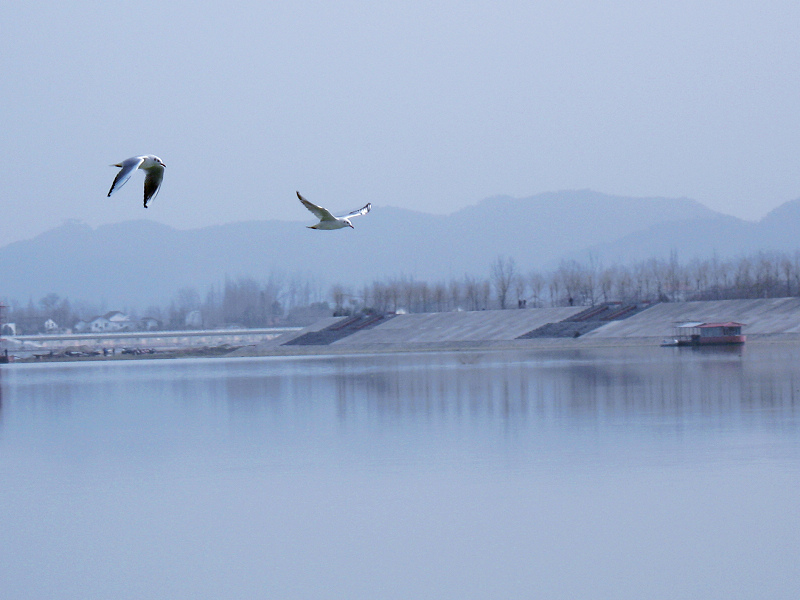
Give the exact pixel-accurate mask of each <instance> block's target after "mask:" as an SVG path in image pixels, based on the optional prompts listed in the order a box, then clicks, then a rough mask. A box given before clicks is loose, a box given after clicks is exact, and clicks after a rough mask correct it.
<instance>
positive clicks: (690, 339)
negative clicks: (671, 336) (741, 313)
mask: <svg viewBox="0 0 800 600" xmlns="http://www.w3.org/2000/svg"><path fill="white" fill-rule="evenodd" d="M742 327H744V323H737V322H736V321H727V322H724V323H704V322H700V321H696V322H694V321H693V322H690V323H680V324H677V325H675V341H674V344H673V345H677V346H704V345H708V344H744V342H745V339H746V336H744V335H742Z"/></svg>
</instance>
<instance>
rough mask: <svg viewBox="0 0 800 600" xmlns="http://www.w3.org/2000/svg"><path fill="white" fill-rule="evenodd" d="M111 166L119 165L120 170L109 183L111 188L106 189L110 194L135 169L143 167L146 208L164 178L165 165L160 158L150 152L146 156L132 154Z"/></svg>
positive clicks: (123, 182)
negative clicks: (112, 181)
mask: <svg viewBox="0 0 800 600" xmlns="http://www.w3.org/2000/svg"><path fill="white" fill-rule="evenodd" d="M111 166H112V167H120V168H121V171H120V172H119V173H117V176H116V177H115V178H114V183H112V184H111V189H110V190H108V195H109V196H110V195H111V194H113V193H114V192H116V191H117V190H118V189H119V188H121V187H122V186H123V185H125V182H126V181H128V179H130V178H131V175H133V172H134V171H135V170H136V169H144V171H145V173H147V175H145V178H144V207H145V208H147V203H148V202H149V201H150V200H152V199H153V198H155V197H156V194H158V190H159V188H160V187H161V181H162V180H163V179H164V168H165V167H166V166H167V165H165V164H164V163H163V162H161V159H160V158H158V157H157V156H153V155H152V154H147V155H146V156H133V157H131V158H126V159H125V160H123V161H122V162H119V163H117V164H115V165H111Z"/></svg>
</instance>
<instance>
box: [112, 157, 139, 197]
mask: <svg viewBox="0 0 800 600" xmlns="http://www.w3.org/2000/svg"><path fill="white" fill-rule="evenodd" d="M143 162H144V157H143V156H134V157H133V158H126V159H125V160H123V161H122V162H121V163H117V164H116V165H111V166H112V167H122V169H121V170H120V172H119V173H117V176H116V177H114V183H112V184H111V189H110V190H108V195H109V196H110V195H111V194H113V193H114V192H116V191H117V190H118V189H119V188H121V187H122V186H123V185H125V182H126V181H128V179H130V178H131V175H133V172H134V171H135V170H136V169H138V168H139V165H141V164H142V163H143Z"/></svg>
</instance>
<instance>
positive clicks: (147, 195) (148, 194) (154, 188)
mask: <svg viewBox="0 0 800 600" xmlns="http://www.w3.org/2000/svg"><path fill="white" fill-rule="evenodd" d="M146 171H147V176H146V177H145V178H144V207H145V208H147V203H148V202H149V201H150V200H152V199H153V198H155V197H156V196H157V195H158V190H159V189H160V188H161V182H162V181H163V180H164V167H162V166H161V165H156V166H154V167H150V168H148V169H146Z"/></svg>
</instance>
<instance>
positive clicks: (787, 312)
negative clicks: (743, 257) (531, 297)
mask: <svg viewBox="0 0 800 600" xmlns="http://www.w3.org/2000/svg"><path fill="white" fill-rule="evenodd" d="M585 310H586V307H569V308H538V309H536V308H532V309H522V310H516V309H512V310H492V311H477V312H453V313H427V314H408V315H395V316H391V317H390V318H385V319H383V320H382V321H381V322H379V323H377V324H376V325H374V326H371V327H369V328H366V329H363V330H356V331H354V332H353V333H352V334H350V335H346V336H344V337H341V338H339V339H335V340H334V341H331V342H330V343H325V344H314V343H310V344H308V345H303V344H301V343H298V342H299V341H300V340H301V338H302V336H304V335H306V334H307V333H309V332H312V331H313V332H320V331H323V330H325V329H326V328H329V327H336V326H337V324H341V323H344V322H345V320H346V319H347V317H341V318H339V319H326V320H324V321H321V322H319V323H316V324H315V325H313V326H312V327H309V328H306V329H303V330H301V331H298V332H293V333H291V334H286V335H284V336H281V337H278V338H275V339H273V340H269V341H268V342H265V343H263V344H259V345H257V346H249V347H245V348H240V349H239V350H237V351H236V352H234V353H233V355H238V356H280V355H284V356H285V355H308V354H358V353H371V352H417V351H457V350H499V349H533V348H543V349H546V348H552V349H556V348H586V347H616V346H654V345H658V344H660V342H661V341H662V340H663V339H664V338H667V337H670V336H671V335H672V333H673V328H674V326H675V325H676V324H677V323H680V322H686V321H703V322H719V321H738V322H740V323H744V324H745V327H744V328H743V332H744V333H745V334H746V335H747V336H748V343H750V342H755V343H765V342H770V341H773V342H774V341H793V342H794V341H800V299H799V298H777V299H762V300H720V301H708V302H681V303H677V302H676V303H661V304H656V305H654V306H652V307H650V308H647V309H646V310H642V311H640V312H638V313H636V314H633V316H630V317H628V318H625V319H621V320H614V321H609V322H605V323H603V324H602V325H600V326H599V327H598V328H597V329H595V330H593V331H590V332H589V333H587V334H585V335H582V336H580V337H577V338H563V337H560V338H541V337H538V338H534V339H519V338H520V336H523V335H525V334H526V333H530V332H531V331H533V330H536V329H537V328H539V327H542V326H545V325H547V324H548V323H557V322H561V321H564V320H567V319H570V318H576V316H577V315H579V314H580V313H581V312H582V311H585ZM292 340H294V341H292ZM289 342H291V343H289Z"/></svg>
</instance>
